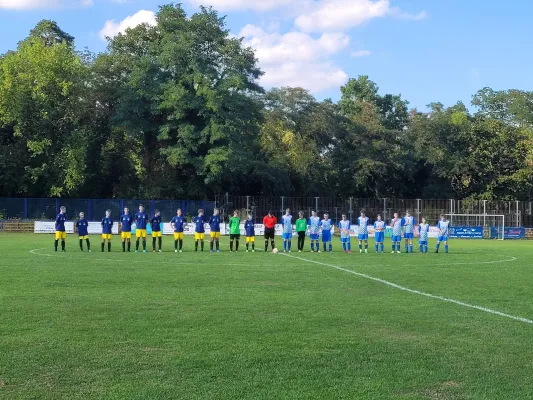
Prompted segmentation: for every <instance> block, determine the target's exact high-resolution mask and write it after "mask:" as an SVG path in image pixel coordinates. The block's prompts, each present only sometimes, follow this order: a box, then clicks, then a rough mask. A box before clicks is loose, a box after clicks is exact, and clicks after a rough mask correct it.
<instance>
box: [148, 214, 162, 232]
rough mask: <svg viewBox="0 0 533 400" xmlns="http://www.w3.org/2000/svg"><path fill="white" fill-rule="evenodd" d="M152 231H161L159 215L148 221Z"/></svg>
mask: <svg viewBox="0 0 533 400" xmlns="http://www.w3.org/2000/svg"><path fill="white" fill-rule="evenodd" d="M150 225H151V226H152V231H153V232H161V216H155V215H154V217H153V218H152V220H151V221H150Z"/></svg>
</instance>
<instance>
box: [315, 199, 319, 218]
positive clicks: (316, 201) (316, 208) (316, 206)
mask: <svg viewBox="0 0 533 400" xmlns="http://www.w3.org/2000/svg"><path fill="white" fill-rule="evenodd" d="M318 199H319V198H318V197H315V211H316V215H318Z"/></svg>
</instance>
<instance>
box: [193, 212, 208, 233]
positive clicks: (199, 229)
mask: <svg viewBox="0 0 533 400" xmlns="http://www.w3.org/2000/svg"><path fill="white" fill-rule="evenodd" d="M192 222H194V223H195V224H196V227H195V232H196V233H205V217H204V216H203V215H201V216H200V215H198V216H197V217H194V218H193V219H192Z"/></svg>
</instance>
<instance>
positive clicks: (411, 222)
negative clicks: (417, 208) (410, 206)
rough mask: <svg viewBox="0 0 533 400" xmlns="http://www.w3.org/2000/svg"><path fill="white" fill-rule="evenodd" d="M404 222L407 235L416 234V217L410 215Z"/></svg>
mask: <svg viewBox="0 0 533 400" xmlns="http://www.w3.org/2000/svg"><path fill="white" fill-rule="evenodd" d="M403 220H404V225H405V233H406V234H413V233H415V225H416V220H415V217H413V216H412V215H410V216H409V217H405V218H404V219H403Z"/></svg>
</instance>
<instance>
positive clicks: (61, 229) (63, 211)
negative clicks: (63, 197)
mask: <svg viewBox="0 0 533 400" xmlns="http://www.w3.org/2000/svg"><path fill="white" fill-rule="evenodd" d="M65 222H67V207H65V206H61V207H59V214H57V216H56V227H55V229H56V239H55V243H54V251H57V245H58V244H59V240H60V239H61V252H63V253H65V252H66V251H67V250H66V249H65V240H66V239H67V231H66V230H65Z"/></svg>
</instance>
